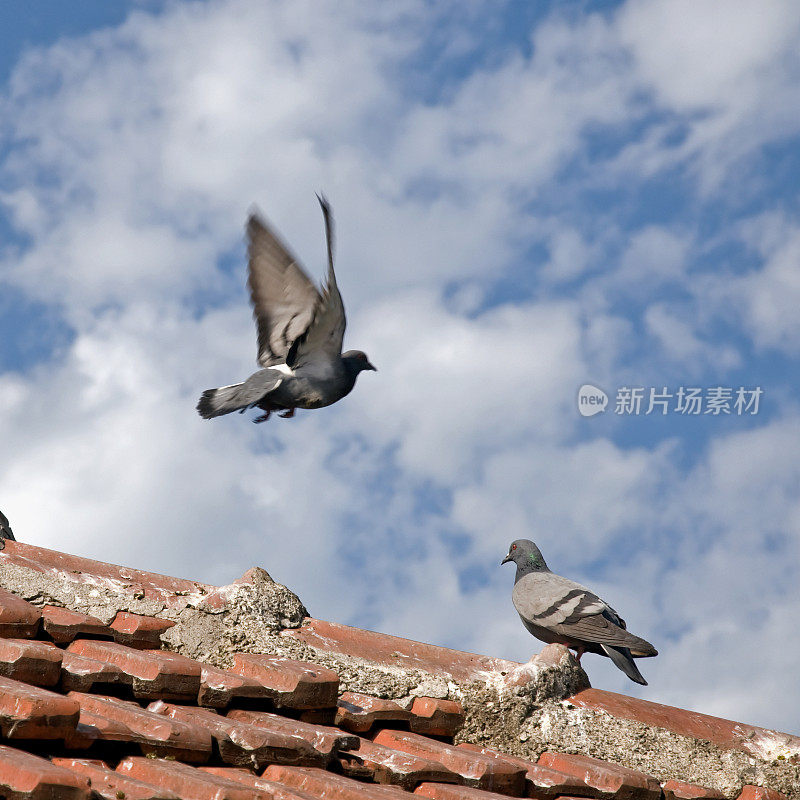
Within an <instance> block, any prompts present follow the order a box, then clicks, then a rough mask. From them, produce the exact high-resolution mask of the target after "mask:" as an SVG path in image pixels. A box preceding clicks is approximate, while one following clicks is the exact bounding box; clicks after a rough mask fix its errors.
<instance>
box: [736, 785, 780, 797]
mask: <svg viewBox="0 0 800 800" xmlns="http://www.w3.org/2000/svg"><path fill="white" fill-rule="evenodd" d="M739 800H787V797H786V795H785V794H782V793H781V792H776V791H775V790H774V789H767V788H766V787H764V786H751V785H750V784H748V785H746V786H743V787H742V793H741V794H740V795H739Z"/></svg>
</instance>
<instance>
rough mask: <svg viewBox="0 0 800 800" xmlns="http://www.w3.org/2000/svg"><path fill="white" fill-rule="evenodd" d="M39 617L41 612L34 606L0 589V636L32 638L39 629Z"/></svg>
mask: <svg viewBox="0 0 800 800" xmlns="http://www.w3.org/2000/svg"><path fill="white" fill-rule="evenodd" d="M0 558H1V557H0ZM0 568H2V567H0ZM41 618H42V612H41V611H39V609H38V608H36V606H32V605H31V604H30V603H28V602H27V601H26V600H23V599H22V598H21V597H17V596H16V595H15V594H12V593H11V592H7V591H6V590H5V589H0V636H13V637H14V638H18V639H32V638H33V637H34V636H36V634H37V633H38V631H39V620H40V619H41Z"/></svg>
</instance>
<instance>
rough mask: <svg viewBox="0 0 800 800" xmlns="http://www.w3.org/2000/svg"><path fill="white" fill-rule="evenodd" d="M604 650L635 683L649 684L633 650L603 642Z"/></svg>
mask: <svg viewBox="0 0 800 800" xmlns="http://www.w3.org/2000/svg"><path fill="white" fill-rule="evenodd" d="M600 647H602V648H603V652H604V653H605V654H606V655H607V656H608V657H609V658H610V659H611V660H612V661H613V662H614V664H616V666H617V667H619V669H621V670H622V671H623V672H624V673H625V674H626V675H627V676H628V677H629V678H630V679H631V680H632V681H634V683H640V684H641V685H642V686H647V681H646V680H645V679H644V678H643V677H642V673H641V672H639V669H638V668H637V666H636V664H635V663H634V660H633V658H632V657H631V651H630V650H628V648H627V647H611V646H610V645H607V644H601V645H600Z"/></svg>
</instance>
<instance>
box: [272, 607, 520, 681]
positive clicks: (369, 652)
mask: <svg viewBox="0 0 800 800" xmlns="http://www.w3.org/2000/svg"><path fill="white" fill-rule="evenodd" d="M281 635H282V636H288V637H290V638H292V639H300V641H302V642H305V643H306V644H308V645H310V646H311V647H313V648H315V649H317V650H322V651H324V652H329V653H341V654H343V655H347V656H353V657H355V658H363V659H365V660H366V661H371V662H373V663H377V664H385V665H387V666H393V667H398V666H399V667H407V668H408V669H421V670H423V671H424V672H434V673H445V674H447V675H451V676H452V677H453V678H454V679H455V680H457V681H472V680H476V679H480V678H481V677H483V676H485V673H486V672H500V673H505V672H509V671H510V670H512V669H514V668H515V667H518V666H519V664H517V663H516V662H514V661H505V660H504V659H501V658H489V657H488V656H481V655H476V654H474V653H462V652H460V651H459V650H448V649H447V648H446V647H438V646H436V645H432V644H424V643H422V642H415V641H413V640H411V639H401V638H400V637H398V636H389V635H387V634H385V633H375V632H374V631H367V630H362V629H361V628H351V627H349V626H347V625H339V624H338V623H336V622H324V621H323V620H319V619H306V620H304V621H303V624H302V626H301V627H299V628H292V629H290V630H285V631H282V632H281Z"/></svg>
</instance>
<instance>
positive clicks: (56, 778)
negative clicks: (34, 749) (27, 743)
mask: <svg viewBox="0 0 800 800" xmlns="http://www.w3.org/2000/svg"><path fill="white" fill-rule="evenodd" d="M0 797H2V798H3V800H91V797H92V793H91V790H90V789H89V781H88V780H87V779H86V778H84V777H82V776H80V775H76V774H75V773H74V772H71V771H70V770H68V769H64V767H60V766H57V765H56V764H53V763H51V762H50V761H48V760H47V759H45V758H39V756H34V755H31V754H30V753H25V752H24V751H22V750H17V749H16V748H14V747H7V746H6V745H0Z"/></svg>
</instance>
